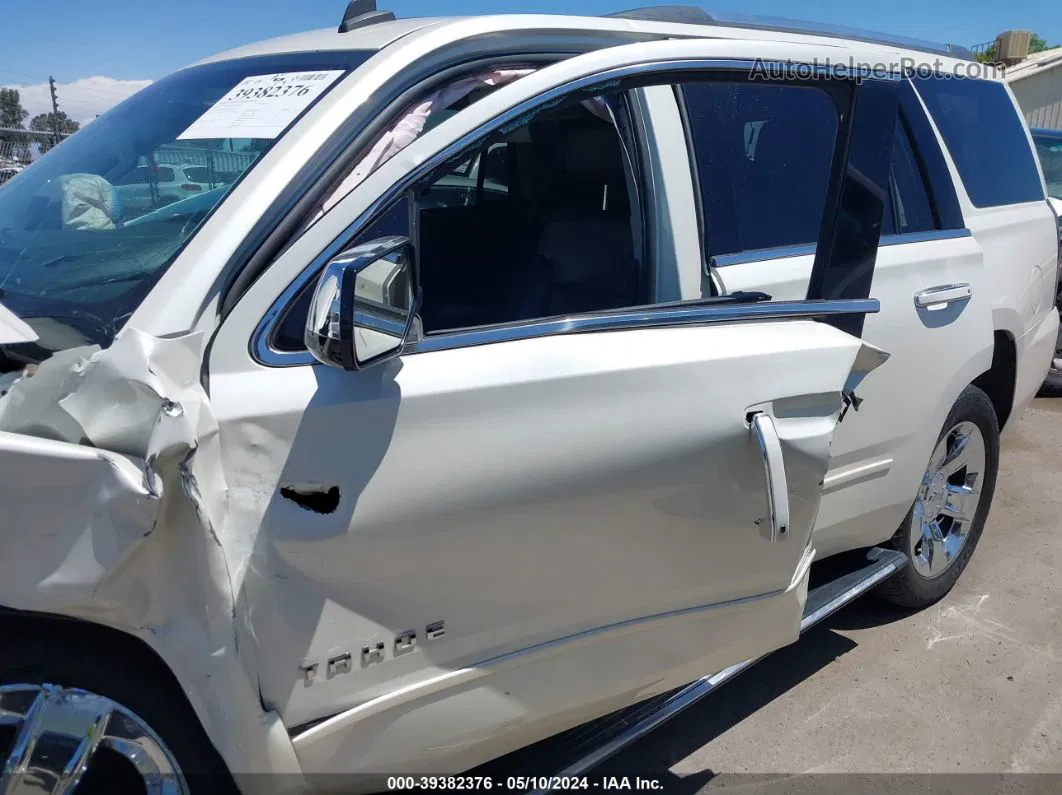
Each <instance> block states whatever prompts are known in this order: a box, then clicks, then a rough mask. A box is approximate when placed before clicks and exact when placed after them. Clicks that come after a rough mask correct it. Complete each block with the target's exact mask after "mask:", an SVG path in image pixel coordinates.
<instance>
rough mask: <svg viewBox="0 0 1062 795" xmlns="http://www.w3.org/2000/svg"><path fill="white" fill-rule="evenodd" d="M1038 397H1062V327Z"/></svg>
mask: <svg viewBox="0 0 1062 795" xmlns="http://www.w3.org/2000/svg"><path fill="white" fill-rule="evenodd" d="M1058 305H1059V306H1062V290H1060V292H1059V304H1058ZM1036 396H1037V397H1062V329H1059V331H1058V338H1057V339H1056V340H1055V355H1054V357H1053V358H1052V359H1051V368H1050V369H1049V370H1048V371H1047V378H1045V379H1044V382H1043V384H1042V385H1041V386H1040V391H1039V392H1037V393H1036Z"/></svg>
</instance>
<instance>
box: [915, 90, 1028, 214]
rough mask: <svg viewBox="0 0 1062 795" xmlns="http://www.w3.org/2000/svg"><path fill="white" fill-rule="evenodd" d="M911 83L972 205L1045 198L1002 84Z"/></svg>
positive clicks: (1020, 124)
mask: <svg viewBox="0 0 1062 795" xmlns="http://www.w3.org/2000/svg"><path fill="white" fill-rule="evenodd" d="M914 84H915V86H916V88H917V89H918V93H919V94H920V95H921V96H922V99H923V101H924V102H925V103H926V107H927V108H928V109H929V113H930V115H931V116H932V117H933V121H935V122H936V124H937V128H938V129H939V130H940V134H941V136H943V138H944V143H945V144H946V145H947V147H948V151H949V152H950V153H951V157H952V159H953V160H954V161H955V167H956V168H957V169H958V171H959V176H960V177H961V178H962V181H963V184H964V185H965V187H966V192H967V194H968V195H969V196H970V201H971V202H973V204H974V206H976V207H1000V206H1002V205H1006V204H1020V203H1022V202H1031V201H1039V200H1042V199H1043V198H1044V190H1043V185H1042V183H1041V182H1040V174H1039V171H1038V170H1037V168H1036V161H1035V159H1034V156H1033V152H1032V148H1031V147H1030V146H1029V139H1028V137H1027V136H1026V134H1025V127H1024V125H1023V124H1022V121H1021V117H1020V116H1018V113H1017V111H1016V110H1015V108H1014V103H1013V102H1012V101H1011V98H1010V95H1009V94H1008V93H1007V89H1006V86H1005V85H1004V84H1002V83H998V82H995V81H991V80H977V79H973V78H962V77H953V76H950V75H949V76H935V77H920V78H915V80H914Z"/></svg>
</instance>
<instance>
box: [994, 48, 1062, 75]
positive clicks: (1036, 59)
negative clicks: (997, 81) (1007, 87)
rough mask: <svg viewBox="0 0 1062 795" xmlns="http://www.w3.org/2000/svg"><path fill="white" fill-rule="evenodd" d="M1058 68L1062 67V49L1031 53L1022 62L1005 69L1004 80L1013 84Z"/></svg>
mask: <svg viewBox="0 0 1062 795" xmlns="http://www.w3.org/2000/svg"><path fill="white" fill-rule="evenodd" d="M1060 66H1062V47H1056V48H1055V49H1053V50H1044V51H1043V52H1037V53H1033V54H1032V55H1030V56H1029V57H1028V58H1026V59H1025V60H1024V61H1021V62H1020V63H1017V64H1015V65H1014V66H1011V67H1010V68H1009V69H1007V72H1006V79H1007V82H1008V83H1013V82H1015V81H1017V80H1023V79H1025V78H1026V77H1031V76H1032V75H1038V74H1043V73H1044V72H1048V71H1051V70H1053V69H1057V68H1058V67H1060Z"/></svg>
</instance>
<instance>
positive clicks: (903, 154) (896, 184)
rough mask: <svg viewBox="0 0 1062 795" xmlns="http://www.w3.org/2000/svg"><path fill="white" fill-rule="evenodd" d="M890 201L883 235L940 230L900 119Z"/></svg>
mask: <svg viewBox="0 0 1062 795" xmlns="http://www.w3.org/2000/svg"><path fill="white" fill-rule="evenodd" d="M889 182H890V185H889V198H888V201H887V204H886V206H885V217H884V218H883V219H882V227H881V233H882V234H883V235H891V234H907V233H911V232H928V231H930V230H932V229H936V227H937V224H936V219H935V218H934V216H933V206H932V205H931V204H930V201H929V192H928V191H927V190H926V183H925V178H924V177H923V175H922V168H921V166H920V164H919V162H918V159H917V158H916V156H915V153H914V148H913V147H912V146H911V139H910V136H909V135H908V134H907V128H906V127H905V126H904V124H903V122H902V121H900V120H899V119H897V120H896V135H895V137H894V138H893V144H892V166H891V168H890V173H889Z"/></svg>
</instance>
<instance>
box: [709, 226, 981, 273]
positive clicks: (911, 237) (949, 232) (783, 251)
mask: <svg viewBox="0 0 1062 795" xmlns="http://www.w3.org/2000/svg"><path fill="white" fill-rule="evenodd" d="M972 234H973V233H972V232H970V230H969V229H966V228H963V229H930V230H927V231H925V232H901V233H899V234H895V235H882V236H881V241H880V242H879V243H878V248H882V247H884V246H902V245H905V244H908V243H930V242H933V241H937V240H955V239H958V238H963V237H970V236H971V235H972ZM815 248H816V246H815V244H814V243H805V244H803V245H798V246H779V247H778V248H760V249H754V250H750V251H738V252H736V253H734V254H716V255H715V256H713V257H711V258H710V259H709V260H708V267H709V268H728V267H730V266H731V265H744V264H746V263H749V262H765V261H767V260H772V259H785V258H788V257H803V256H806V255H810V254H814V253H815Z"/></svg>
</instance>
